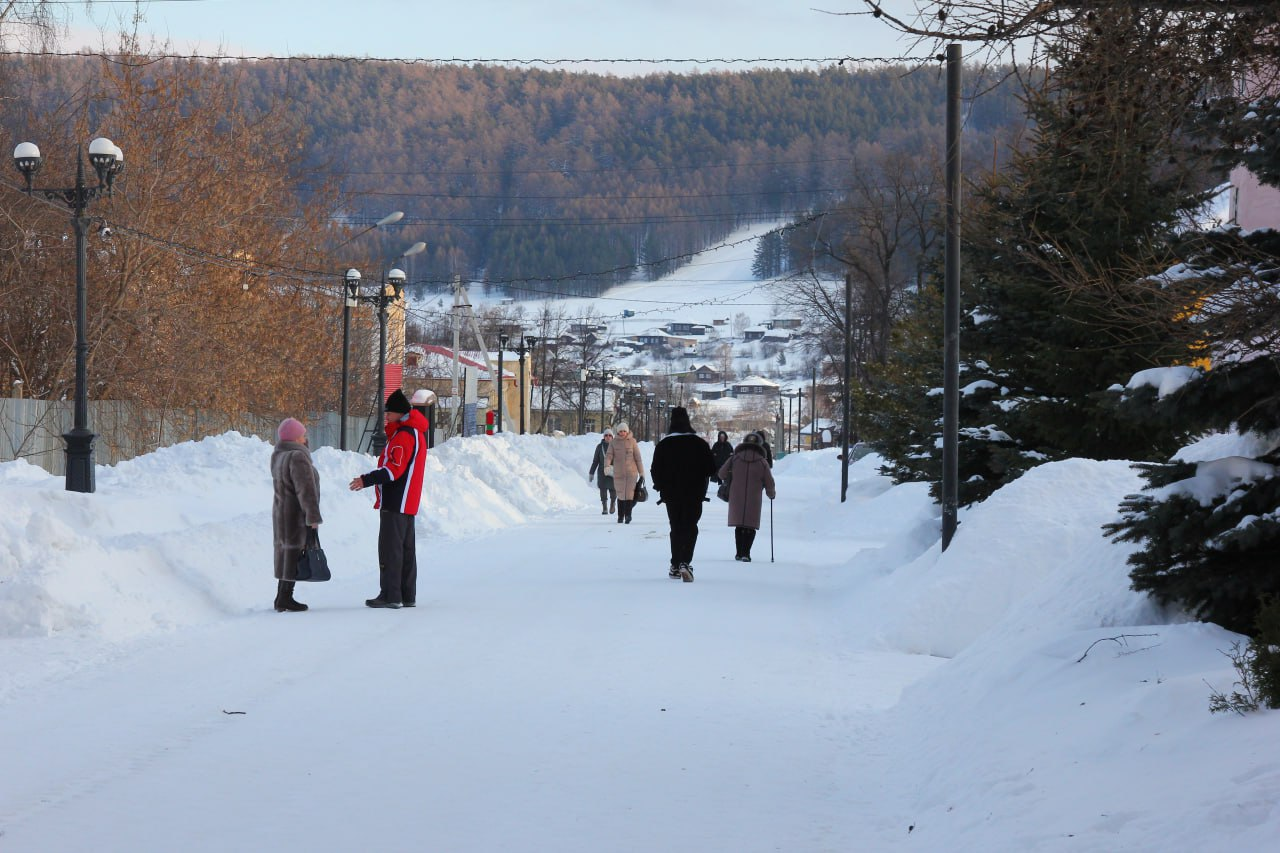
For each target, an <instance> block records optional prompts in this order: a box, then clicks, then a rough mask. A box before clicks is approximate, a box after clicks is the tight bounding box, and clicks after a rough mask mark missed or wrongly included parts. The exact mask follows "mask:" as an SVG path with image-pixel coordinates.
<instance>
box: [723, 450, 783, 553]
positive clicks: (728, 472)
mask: <svg viewBox="0 0 1280 853" xmlns="http://www.w3.org/2000/svg"><path fill="white" fill-rule="evenodd" d="M718 476H719V477H720V479H721V480H728V481H729V526H730V527H732V528H734V531H733V538H734V543H735V544H736V545H737V549H738V550H737V553H736V554H735V555H734V557H733V559H735V560H738V561H739V562H743V563H750V562H751V545H752V543H754V542H755V541H756V531H757V530H759V529H760V515H761V512H760V509H761V506H762V505H763V503H764V500H763V499H762V498H761V496H760V493H761V492H764V494H766V495H768V496H769V500H773V499H774V497H776V494H775V492H774V484H773V472H772V471H770V470H769V460H768V459H767V458H766V457H765V453H764V441H763V440H762V439H761V438H760V435H759V433H754V432H749V433H747V434H746V435H745V436H744V437H743V439H742V444H739V445H738V447H737V449H736V450H734V451H733V456H731V457H729V461H728V462H726V463H724V465H722V466H721V467H720V471H719V472H718Z"/></svg>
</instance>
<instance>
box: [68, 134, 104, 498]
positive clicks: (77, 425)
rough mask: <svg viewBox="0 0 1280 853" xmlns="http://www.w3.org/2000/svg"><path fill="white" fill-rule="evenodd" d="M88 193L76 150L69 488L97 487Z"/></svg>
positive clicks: (81, 490)
mask: <svg viewBox="0 0 1280 853" xmlns="http://www.w3.org/2000/svg"><path fill="white" fill-rule="evenodd" d="M88 201H89V199H88V193H87V191H86V190H85V186H84V158H83V155H82V154H81V153H80V152H79V151H77V153H76V188H75V212H74V214H73V215H72V217H71V222H72V226H73V227H74V229H75V234H76V399H75V412H74V415H73V418H74V420H73V422H72V423H73V426H72V428H71V431H70V432H68V433H65V434H64V435H63V436H62V437H63V439H64V440H65V441H66V443H67V449H66V453H67V491H69V492H92V491H94V470H93V468H94V466H93V441H94V438H95V437H96V436H94V434H93V432H92V431H90V429H89V340H88V337H87V336H86V332H85V329H86V327H87V326H88V325H89V285H88V281H87V280H86V273H85V269H86V268H87V266H88V260H89V259H88V250H87V248H86V245H85V244H86V239H85V235H86V233H87V232H88V230H89V218H88V217H87V216H85V207H86V206H87V204H88Z"/></svg>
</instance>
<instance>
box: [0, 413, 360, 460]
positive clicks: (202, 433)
mask: <svg viewBox="0 0 1280 853" xmlns="http://www.w3.org/2000/svg"><path fill="white" fill-rule="evenodd" d="M73 414H74V413H73V407H72V403H71V402H70V401H49V400H25V399H16V398H0V462H9V461H11V460H14V459H25V460H26V461H28V462H30V463H31V464H32V465H38V466H39V467H41V468H43V469H45V470H46V471H48V472H49V473H50V474H54V475H58V476H61V475H62V474H65V473H66V463H67V459H66V453H65V451H64V442H63V440H62V434H63V433H65V432H68V431H70V429H71V426H72V424H73ZM303 420H304V421H305V423H306V425H307V438H308V440H309V442H310V444H311V446H312V447H313V448H314V447H338V446H339V445H340V442H339V428H340V427H339V418H338V413H337V412H323V413H319V414H313V415H309V416H307V417H305V418H303ZM371 421H372V419H371V418H364V417H360V418H348V419H347V446H348V447H350V448H352V449H357V448H360V447H367V445H368V435H369V427H370V425H371ZM278 425H279V422H278V421H277V420H275V419H274V418H264V417H259V416H257V415H248V414H245V415H236V416H231V415H226V414H222V413H212V412H207V411H203V410H200V409H195V408H192V409H144V408H140V407H138V406H136V405H134V404H132V403H122V402H116V401H110V400H99V401H91V402H90V403H89V428H90V429H91V430H92V431H93V432H94V433H95V434H97V436H98V438H97V441H96V442H95V443H94V454H93V459H94V462H95V463H96V464H98V465H114V464H115V463H117V462H121V461H123V460H125V459H132V458H133V457H135V456H140V455H142V454H143V453H149V452H151V451H152V450H155V449H157V448H160V447H168V446H169V445H172V444H178V443H180V442H183V441H198V440H199V439H202V438H205V437H207V436H210V435H220V434H222V433H224V432H228V431H230V430H235V431H236V432H239V433H241V434H242V435H256V436H258V437H259V438H261V439H263V440H265V441H271V442H274V441H275V434H276V427H277V426H278Z"/></svg>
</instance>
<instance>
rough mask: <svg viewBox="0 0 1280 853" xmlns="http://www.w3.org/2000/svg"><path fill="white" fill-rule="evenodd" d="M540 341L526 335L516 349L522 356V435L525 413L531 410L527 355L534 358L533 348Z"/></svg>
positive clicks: (521, 432) (522, 433) (522, 432)
mask: <svg viewBox="0 0 1280 853" xmlns="http://www.w3.org/2000/svg"><path fill="white" fill-rule="evenodd" d="M537 343H538V339H537V338H536V337H534V336H533V335H524V336H523V337H521V338H520V344H519V345H518V347H517V348H516V352H517V353H519V355H520V434H521V435H524V417H525V415H524V413H525V410H526V409H527V408H529V396H528V391H527V389H526V384H525V378H526V376H527V371H526V369H525V360H524V359H525V355H526V354H528V355H529V356H530V358H532V356H533V352H532V350H533V348H534V347H535V346H537Z"/></svg>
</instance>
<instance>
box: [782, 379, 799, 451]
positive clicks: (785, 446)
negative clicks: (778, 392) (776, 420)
mask: <svg viewBox="0 0 1280 853" xmlns="http://www.w3.org/2000/svg"><path fill="white" fill-rule="evenodd" d="M782 396H783V397H786V398H787V422H786V423H784V424H783V425H782V430H783V432H782V452H783V453H790V452H791V423H792V418H791V401H792V400H794V399H795V398H796V397H798V396H800V392H798V391H794V390H793V391H784V392H783V393H782ZM799 443H800V442H799V439H797V440H796V444H799Z"/></svg>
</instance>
